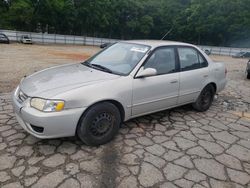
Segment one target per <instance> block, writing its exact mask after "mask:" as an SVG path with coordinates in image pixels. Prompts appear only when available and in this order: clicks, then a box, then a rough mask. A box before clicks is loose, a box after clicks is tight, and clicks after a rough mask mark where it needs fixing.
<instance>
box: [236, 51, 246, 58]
mask: <svg viewBox="0 0 250 188" xmlns="http://www.w3.org/2000/svg"><path fill="white" fill-rule="evenodd" d="M233 57H234V58H250V52H239V53H237V54H235V55H233Z"/></svg>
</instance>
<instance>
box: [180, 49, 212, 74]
mask: <svg viewBox="0 0 250 188" xmlns="http://www.w3.org/2000/svg"><path fill="white" fill-rule="evenodd" d="M179 48H190V49H193V50H194V51H196V53H197V57H198V60H199V64H200V65H201V62H200V58H199V55H200V56H201V57H202V58H203V59H204V60H205V62H206V64H207V65H206V66H205V67H201V66H200V68H197V69H191V70H181V61H180V55H179V50H178V49H179ZM176 52H177V57H178V62H179V72H187V71H192V70H199V69H203V68H207V67H208V66H209V63H208V61H207V59H206V58H205V56H204V55H203V54H202V53H201V52H200V51H199V50H198V49H196V48H195V47H193V46H182V45H178V46H176Z"/></svg>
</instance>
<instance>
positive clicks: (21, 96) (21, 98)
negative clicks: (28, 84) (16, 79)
mask: <svg viewBox="0 0 250 188" xmlns="http://www.w3.org/2000/svg"><path fill="white" fill-rule="evenodd" d="M17 97H18V100H19V102H21V103H23V102H24V101H26V100H27V99H28V95H26V94H25V93H23V92H22V91H21V90H19V93H18V96H17Z"/></svg>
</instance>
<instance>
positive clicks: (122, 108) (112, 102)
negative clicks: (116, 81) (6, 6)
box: [77, 99, 125, 126]
mask: <svg viewBox="0 0 250 188" xmlns="http://www.w3.org/2000/svg"><path fill="white" fill-rule="evenodd" d="M104 102H109V103H111V104H113V105H115V106H116V107H117V108H118V110H119V112H120V115H121V121H122V122H123V121H124V119H125V110H124V107H123V105H122V104H121V103H120V102H118V101H117V100H113V99H107V100H101V101H98V102H95V103H93V104H91V105H90V106H89V107H88V108H86V109H85V110H84V112H83V113H82V115H81V117H80V118H79V120H78V123H77V126H78V125H79V122H80V120H81V118H82V117H83V116H84V114H85V113H86V112H87V111H88V110H89V109H90V108H91V107H93V106H95V105H97V104H100V103H104Z"/></svg>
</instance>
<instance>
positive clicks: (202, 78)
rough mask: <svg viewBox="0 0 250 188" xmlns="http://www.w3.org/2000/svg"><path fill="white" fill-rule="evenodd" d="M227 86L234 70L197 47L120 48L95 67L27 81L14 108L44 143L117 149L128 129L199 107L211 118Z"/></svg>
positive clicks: (63, 69) (67, 68)
mask: <svg viewBox="0 0 250 188" xmlns="http://www.w3.org/2000/svg"><path fill="white" fill-rule="evenodd" d="M225 85H226V69H225V67H224V65H223V64H222V63H214V62H212V61H211V60H210V58H209V57H208V56H207V55H206V54H205V53H204V52H203V51H201V50H200V49H199V48H197V47H196V46H193V45H191V44H186V43H179V42H167V41H125V42H118V43H115V44H113V45H111V46H108V47H107V48H105V49H103V50H102V51H101V52H99V53H97V54H96V55H94V56H93V57H91V58H90V59H88V60H87V61H85V62H83V63H79V64H70V65H63V66H58V67H53V68H49V69H46V70H43V71H40V72H37V73H35V74H33V75H31V76H28V77H26V78H24V79H22V81H21V83H20V85H19V86H18V87H17V88H16V90H15V91H14V92H13V96H12V100H13V106H14V110H15V113H16V117H17V120H18V122H19V123H20V125H21V126H22V127H23V128H24V129H25V130H26V131H27V132H29V133H30V134H32V135H34V136H36V137H38V138H57V137H68V136H74V135H78V136H79V138H80V139H81V140H82V141H83V142H85V143H86V144H88V145H101V144H105V143H107V142H109V141H110V140H112V138H113V137H114V136H115V135H116V134H117V132H118V130H119V126H120V124H121V122H123V121H127V120H129V119H131V118H135V117H138V116H142V115H146V114H150V113H154V112H158V111H162V110H165V109H169V108H173V107H177V106H181V105H185V104H189V103H190V104H192V105H193V107H194V108H195V109H196V110H197V111H201V112H203V111H206V110H208V109H209V107H210V106H211V104H212V102H213V98H214V95H215V94H216V93H218V92H220V91H221V90H222V89H223V88H224V87H225Z"/></svg>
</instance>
